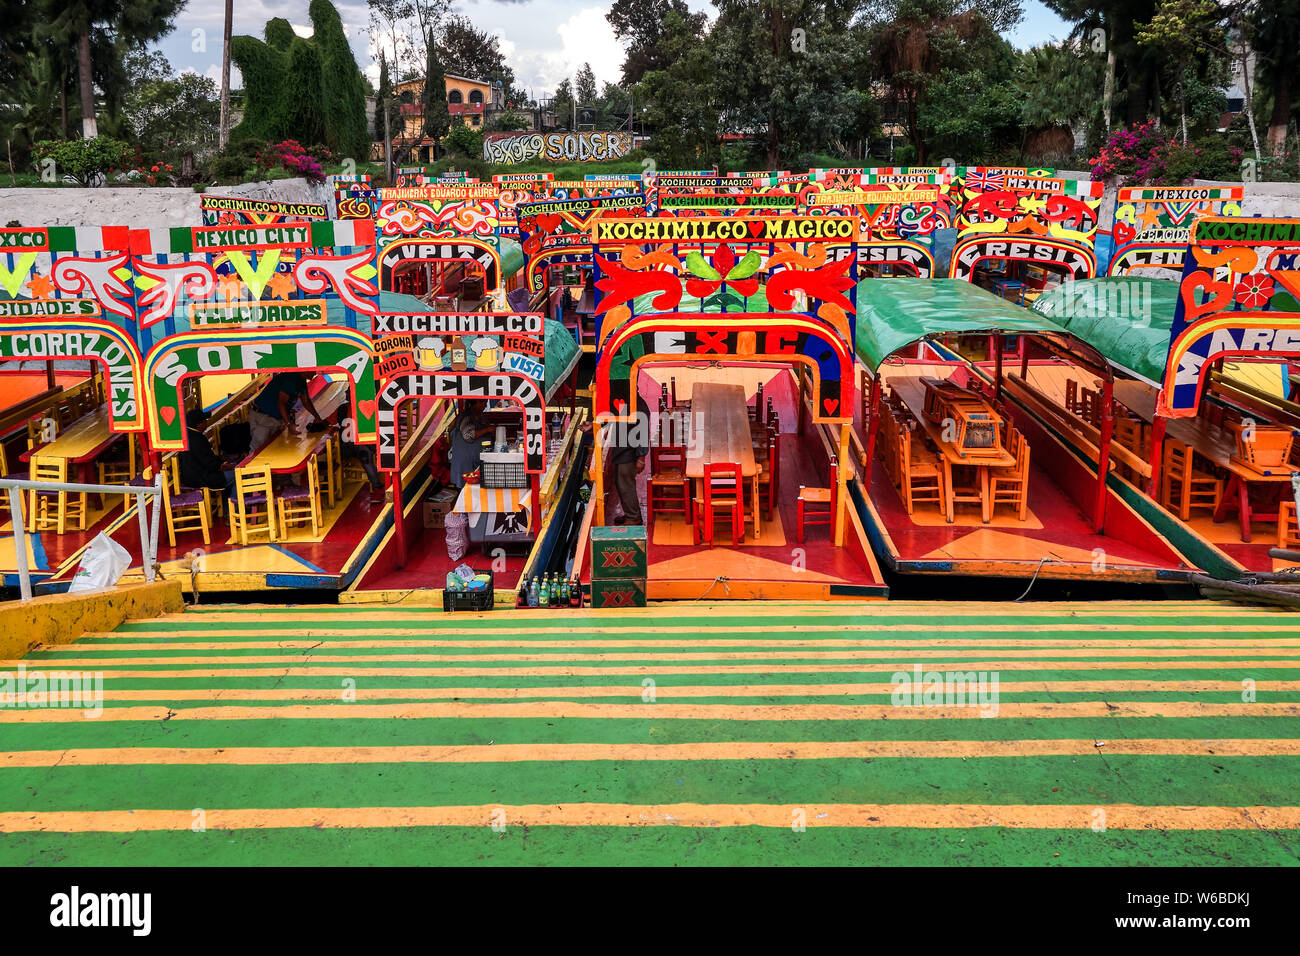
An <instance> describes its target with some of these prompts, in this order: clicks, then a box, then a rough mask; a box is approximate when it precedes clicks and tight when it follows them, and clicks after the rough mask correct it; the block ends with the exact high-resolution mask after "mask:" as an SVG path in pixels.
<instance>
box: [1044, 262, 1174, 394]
mask: <svg viewBox="0 0 1300 956" xmlns="http://www.w3.org/2000/svg"><path fill="white" fill-rule="evenodd" d="M1177 301H1178V283H1177V282H1169V281H1166V280H1163V279H1149V278H1140V277H1136V276H1112V277H1108V278H1101V279H1083V280H1080V281H1078V282H1066V283H1063V284H1062V285H1059V286H1057V287H1056V288H1054V289H1050V290H1048V291H1047V292H1044V293H1043V294H1042V295H1040V296H1039V297H1038V300H1037V301H1036V302H1035V303H1034V311H1035V312H1037V313H1039V314H1040V315H1045V316H1047V317H1048V318H1050V319H1052V321H1054V322H1056V323H1057V324H1058V325H1060V326H1061V327H1062V328H1065V329H1068V330H1069V331H1070V333H1071V334H1072V335H1074V336H1075V337H1077V338H1079V339H1082V340H1083V341H1084V342H1087V343H1088V344H1089V345H1091V346H1092V347H1093V348H1094V349H1096V350H1097V351H1098V352H1100V353H1101V354H1102V356H1103V357H1104V358H1105V359H1106V361H1107V362H1109V363H1110V364H1111V365H1113V366H1115V367H1116V368H1119V369H1122V370H1123V371H1125V372H1128V373H1129V374H1130V375H1133V376H1136V377H1137V378H1141V379H1145V380H1146V381H1148V382H1150V383H1151V384H1152V385H1159V384H1160V382H1161V380H1162V379H1163V378H1164V374H1165V360H1166V359H1167V358H1168V356H1169V329H1170V326H1171V325H1172V324H1173V321H1174V306H1175V304H1176V303H1177Z"/></svg>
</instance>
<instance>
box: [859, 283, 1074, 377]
mask: <svg viewBox="0 0 1300 956" xmlns="http://www.w3.org/2000/svg"><path fill="white" fill-rule="evenodd" d="M1064 331H1065V329H1063V328H1062V327H1061V326H1060V325H1058V324H1057V323H1056V322H1054V321H1052V319H1050V318H1047V317H1046V316H1043V315H1041V314H1038V313H1036V312H1031V311H1030V310H1029V309H1026V308H1023V307H1021V306H1018V305H1013V304H1012V303H1010V302H1008V301H1007V300H1005V299H1003V298H1001V297H1000V296H996V295H994V294H993V293H992V292H986V291H985V290H984V289H981V288H980V287H979V286H976V285H972V284H971V283H969V282H965V281H963V280H961V279H916V278H896V279H864V280H862V281H861V282H859V283H858V321H857V342H856V343H855V345H856V347H857V353H858V357H859V358H861V359H862V361H863V362H865V363H866V364H867V367H868V368H869V369H870V370H871V371H873V372H874V371H875V370H876V369H878V368H879V367H880V364H881V363H882V362H883V361H884V360H885V359H886V358H888V357H889V356H890V355H892V354H893V353H895V352H897V351H898V350H899V349H903V348H906V347H907V346H909V345H911V344H912V343H913V342H918V341H920V340H921V339H924V338H926V337H927V336H930V335H943V334H946V333H957V334H971V333H976V332H1005V333H1007V334H1009V335H1016V334H1020V333H1028V334H1035V333H1056V334H1058V335H1059V334H1061V333H1063V332H1064Z"/></svg>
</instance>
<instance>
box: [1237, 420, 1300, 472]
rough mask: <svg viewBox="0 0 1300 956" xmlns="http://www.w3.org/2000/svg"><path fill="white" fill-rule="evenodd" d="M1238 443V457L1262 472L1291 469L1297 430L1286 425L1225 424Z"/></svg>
mask: <svg viewBox="0 0 1300 956" xmlns="http://www.w3.org/2000/svg"><path fill="white" fill-rule="evenodd" d="M1225 427H1226V428H1227V429H1228V431H1230V432H1232V434H1233V436H1234V437H1235V438H1236V441H1237V457H1238V458H1240V459H1241V460H1242V461H1243V462H1245V463H1246V464H1247V465H1249V466H1250V467H1251V468H1256V469H1260V470H1265V469H1273V468H1287V467H1289V460H1290V458H1291V446H1292V445H1294V444H1295V430H1294V429H1291V428H1289V427H1287V426H1285V425H1255V426H1254V427H1253V428H1248V427H1247V426H1245V425H1243V424H1238V423H1232V422H1228V423H1226V424H1225Z"/></svg>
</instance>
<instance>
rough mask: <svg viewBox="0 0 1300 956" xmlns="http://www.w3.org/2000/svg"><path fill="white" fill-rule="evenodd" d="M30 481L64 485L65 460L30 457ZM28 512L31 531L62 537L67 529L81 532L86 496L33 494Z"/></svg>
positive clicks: (80, 493)
mask: <svg viewBox="0 0 1300 956" xmlns="http://www.w3.org/2000/svg"><path fill="white" fill-rule="evenodd" d="M31 479H32V481H50V482H66V481H67V480H68V459H66V458H58V457H46V456H43V455H33V456H32V459H31ZM27 512H28V514H29V515H30V516H31V522H32V530H33V531H49V530H53V531H55V532H57V533H58V534H64V533H66V532H67V531H68V529H69V527H71V528H73V529H75V530H77V531H84V530H85V529H86V494H85V492H77V493H72V492H67V491H33V492H31V499H30V501H29V503H28V509H27Z"/></svg>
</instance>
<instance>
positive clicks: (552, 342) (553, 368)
mask: <svg viewBox="0 0 1300 956" xmlns="http://www.w3.org/2000/svg"><path fill="white" fill-rule="evenodd" d="M579 355H580V350H579V349H578V343H577V340H575V339H574V337H573V333H572V332H570V331H569V330H568V329H566V328H565V327H564V326H563V324H561V323H559V322H556V321H555V320H554V319H547V320H546V387H545V398H546V401H548V402H549V401H550V400H551V396H552V395H554V394H555V390H556V389H557V388H559V387H560V385H561V383H563V381H564V380H565V379H566V378H568V377H569V373H570V372H572V371H573V369H574V367H575V366H576V365H577V364H578V357H579Z"/></svg>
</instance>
